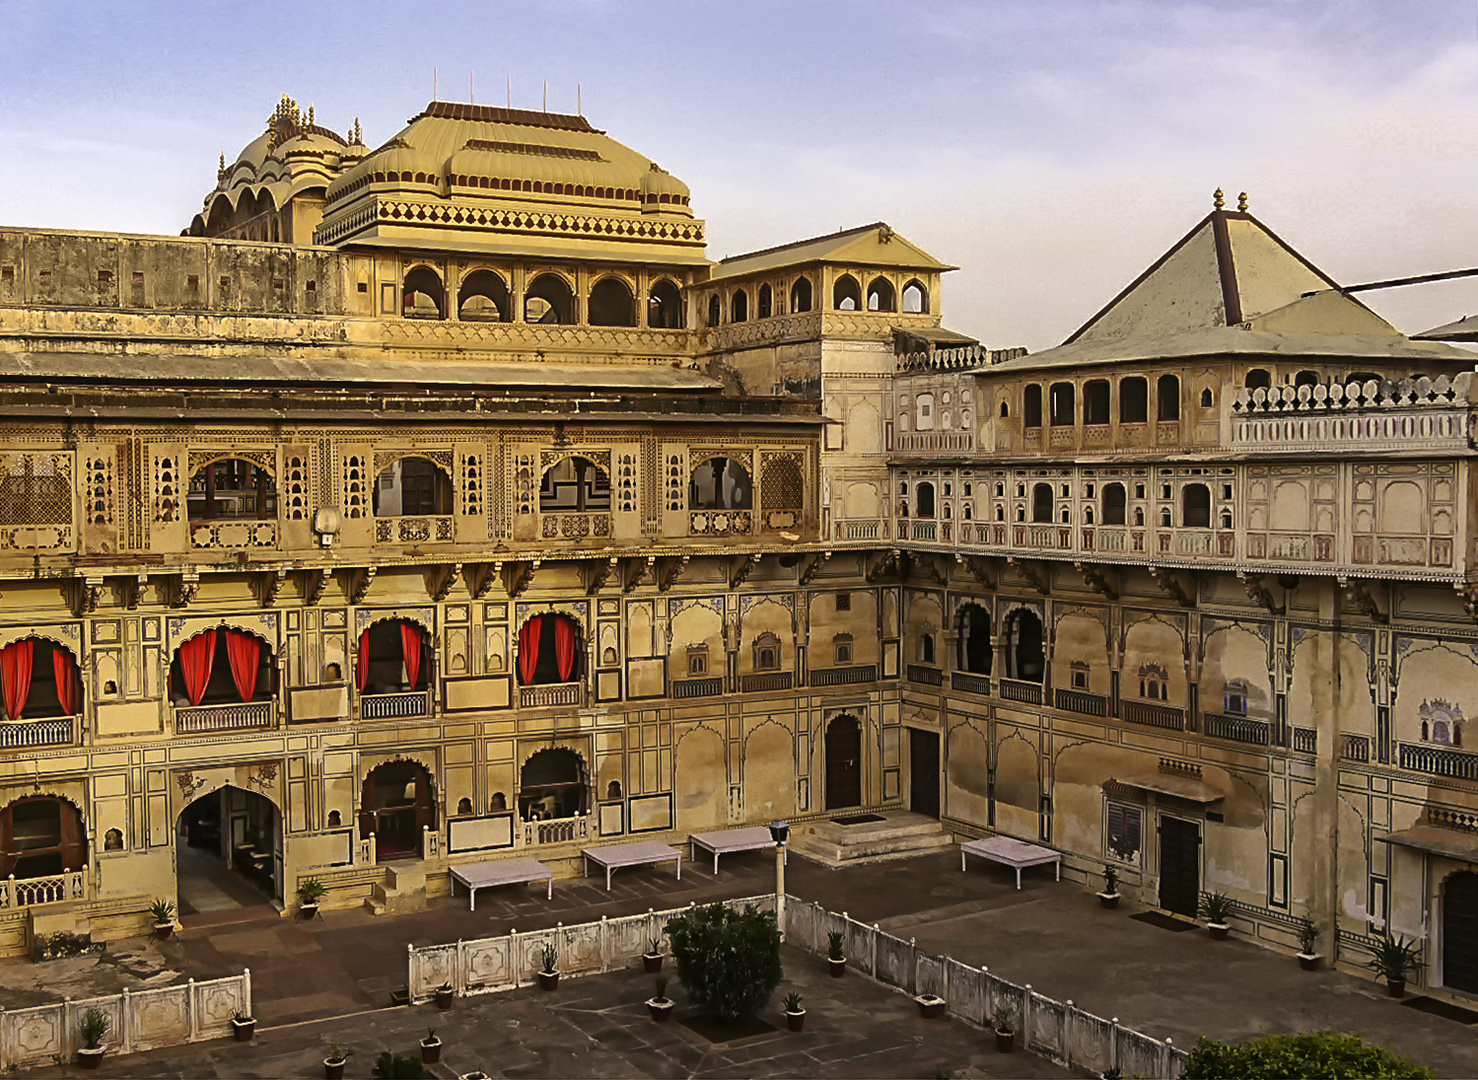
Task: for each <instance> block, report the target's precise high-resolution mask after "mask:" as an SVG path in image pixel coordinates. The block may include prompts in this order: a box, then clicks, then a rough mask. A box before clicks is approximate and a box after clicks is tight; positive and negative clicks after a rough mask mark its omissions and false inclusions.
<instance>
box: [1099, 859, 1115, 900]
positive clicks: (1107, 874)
mask: <svg viewBox="0 0 1478 1080" xmlns="http://www.w3.org/2000/svg"><path fill="white" fill-rule="evenodd" d="M1098 902H1099V903H1100V904H1102V905H1103V906H1104V907H1106V908H1112V907H1118V906H1119V871H1118V870H1116V869H1114V867H1112V866H1107V865H1105V866H1104V868H1103V892H1101V893H1099V894H1098Z"/></svg>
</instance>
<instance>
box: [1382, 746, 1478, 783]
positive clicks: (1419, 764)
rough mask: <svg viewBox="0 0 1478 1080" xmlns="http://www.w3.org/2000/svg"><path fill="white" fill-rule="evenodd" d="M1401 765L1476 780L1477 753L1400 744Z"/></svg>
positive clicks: (1432, 774)
mask: <svg viewBox="0 0 1478 1080" xmlns="http://www.w3.org/2000/svg"><path fill="white" fill-rule="evenodd" d="M1400 762H1401V767H1402V768H1403V769H1410V770H1412V771H1413V772H1420V773H1427V774H1428V775H1431V776H1447V777H1451V778H1452V779H1454V780H1478V754H1469V753H1466V752H1464V751H1462V750H1446V749H1443V748H1442V747H1440V746H1425V745H1414V744H1412V743H1402V744H1401V756H1400Z"/></svg>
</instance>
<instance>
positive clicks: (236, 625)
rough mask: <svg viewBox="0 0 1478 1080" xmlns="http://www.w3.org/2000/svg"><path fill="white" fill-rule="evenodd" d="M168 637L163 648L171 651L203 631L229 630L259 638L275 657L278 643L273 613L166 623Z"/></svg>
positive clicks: (194, 617)
mask: <svg viewBox="0 0 1478 1080" xmlns="http://www.w3.org/2000/svg"><path fill="white" fill-rule="evenodd" d="M166 624H167V625H166V629H167V632H168V637H167V638H166V640H165V646H166V647H167V648H168V649H169V650H170V651H173V650H175V649H177V648H179V647H180V646H181V645H183V644H184V643H185V642H186V641H189V640H190V639H191V638H192V637H195V636H196V635H197V634H199V633H200V632H201V631H203V630H219V629H220V628H221V627H223V626H225V627H229V628H231V629H232V630H240V631H241V632H242V633H244V634H251V635H252V636H253V637H259V638H261V639H262V640H263V641H265V642H266V643H267V645H268V646H269V647H270V648H271V650H272V653H273V655H276V654H277V652H278V650H279V648H280V645H281V642H279V640H278V617H277V612H275V611H264V612H261V613H259V614H257V613H253V614H251V615H240V614H228V615H191V616H180V617H178V618H173V619H168V620H166Z"/></svg>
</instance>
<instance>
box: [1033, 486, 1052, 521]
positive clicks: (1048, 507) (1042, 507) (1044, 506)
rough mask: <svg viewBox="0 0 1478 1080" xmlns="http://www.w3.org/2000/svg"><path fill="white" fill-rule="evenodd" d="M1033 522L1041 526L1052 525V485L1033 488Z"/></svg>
mask: <svg viewBox="0 0 1478 1080" xmlns="http://www.w3.org/2000/svg"><path fill="white" fill-rule="evenodd" d="M1032 521H1034V522H1037V523H1039V524H1049V525H1050V524H1051V523H1052V485H1051V484H1034V485H1033V486H1032Z"/></svg>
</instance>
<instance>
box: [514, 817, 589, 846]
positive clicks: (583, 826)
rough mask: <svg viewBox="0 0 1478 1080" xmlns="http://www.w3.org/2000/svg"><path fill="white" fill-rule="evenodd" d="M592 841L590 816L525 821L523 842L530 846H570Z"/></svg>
mask: <svg viewBox="0 0 1478 1080" xmlns="http://www.w3.org/2000/svg"><path fill="white" fill-rule="evenodd" d="M588 839H590V815H589V814H576V815H575V816H574V817H566V818H550V819H549V820H548V821H525V822H524V823H523V842H524V844H525V846H527V845H530V844H568V843H572V842H574V841H577V840H588Z"/></svg>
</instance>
